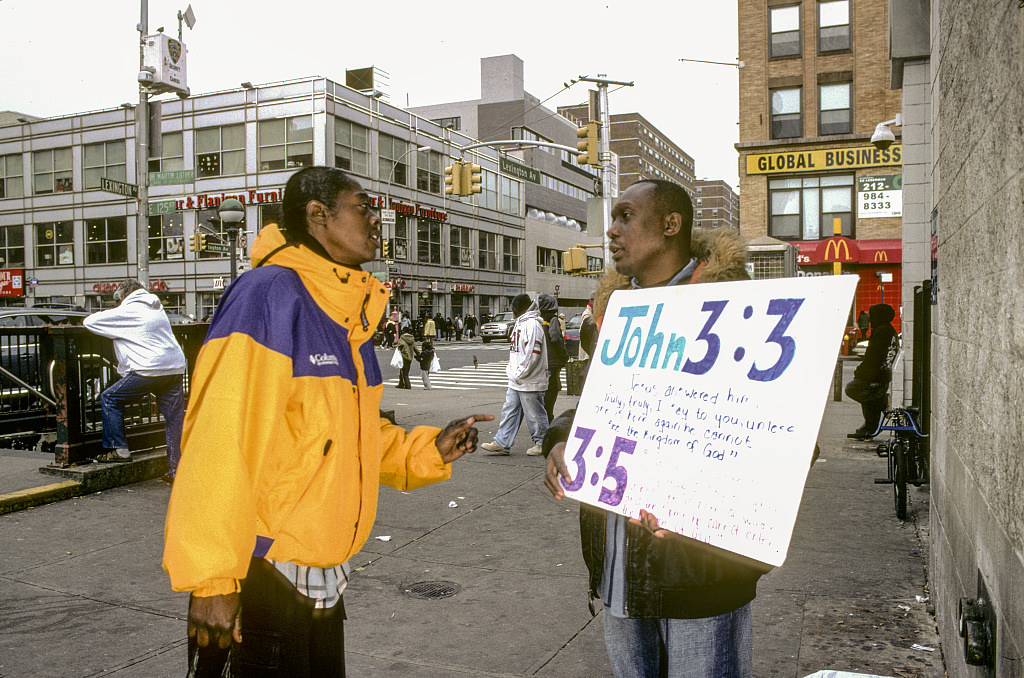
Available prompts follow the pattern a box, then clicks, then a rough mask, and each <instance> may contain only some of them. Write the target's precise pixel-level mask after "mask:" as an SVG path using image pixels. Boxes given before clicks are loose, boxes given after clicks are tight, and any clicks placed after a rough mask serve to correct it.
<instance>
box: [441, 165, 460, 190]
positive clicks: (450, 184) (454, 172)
mask: <svg viewBox="0 0 1024 678" xmlns="http://www.w3.org/2000/svg"><path fill="white" fill-rule="evenodd" d="M444 192H445V195H462V163H461V162H460V161H458V160H455V161H453V162H452V164H451V165H449V166H448V167H445V168H444Z"/></svg>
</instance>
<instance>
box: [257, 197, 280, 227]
mask: <svg viewBox="0 0 1024 678" xmlns="http://www.w3.org/2000/svg"><path fill="white" fill-rule="evenodd" d="M271 224H273V225H275V226H279V225H280V224H281V203H279V202H265V203H263V204H261V205H260V206H259V230H260V231H262V230H263V229H264V228H265V227H267V226H270V225H271ZM258 232H259V231H257V233H258Z"/></svg>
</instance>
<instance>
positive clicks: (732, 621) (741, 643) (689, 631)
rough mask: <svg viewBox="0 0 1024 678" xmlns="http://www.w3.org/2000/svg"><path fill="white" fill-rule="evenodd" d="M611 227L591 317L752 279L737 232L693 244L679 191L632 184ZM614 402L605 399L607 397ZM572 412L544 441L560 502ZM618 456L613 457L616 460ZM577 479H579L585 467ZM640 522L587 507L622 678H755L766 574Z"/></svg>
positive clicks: (649, 521)
mask: <svg viewBox="0 0 1024 678" xmlns="http://www.w3.org/2000/svg"><path fill="white" fill-rule="evenodd" d="M612 219H613V221H612V224H611V227H610V228H609V229H608V237H609V239H610V245H609V249H610V251H611V255H612V259H613V260H614V262H615V269H616V271H617V273H613V274H610V275H608V276H606V277H605V278H604V279H603V280H602V282H601V286H600V287H599V289H598V293H597V296H596V299H595V303H594V317H595V318H596V319H597V320H598V323H599V324H600V323H601V321H602V320H603V316H604V313H605V310H606V308H607V306H608V301H609V296H610V295H611V293H612V292H613V291H615V290H617V289H630V288H632V289H641V288H653V287H666V286H674V285H686V284H690V283H697V282H721V281H729V280H748V279H749V276H747V274H746V270H745V267H744V264H745V262H746V249H745V246H744V243H743V241H742V240H741V239H740V238H739V235H738V234H736V233H735V232H734V231H732V230H730V229H716V230H714V231H700V232H697V233H693V234H692V235H693V241H692V242H691V226H692V222H693V208H692V205H691V203H690V199H689V196H688V195H687V193H686V191H685V190H684V189H683V188H682V187H681V186H679V185H677V184H674V183H672V182H668V181H660V180H647V181H640V182H637V183H635V184H633V185H632V186H630V187H629V188H628V189H627V190H626V191H625V192H623V193H622V195H621V196H620V198H619V200H618V202H617V203H616V204H615V207H614V208H613V210H612ZM666 315H667V314H666ZM613 343H614V342H613ZM597 350H598V351H599V352H600V351H601V349H600V348H598V349H597ZM645 355H646V354H645ZM598 357H599V356H598V355H597V354H595V356H594V360H592V362H595V363H596V362H598V360H597V358H598ZM667 359H668V355H667V354H666V360H667ZM591 376H593V371H592V372H591ZM615 397H616V396H615V395H614V394H609V396H608V399H614V398H615ZM582 405H583V403H582V402H581V404H580V406H581V407H582ZM575 414H576V413H575V412H574V411H568V412H566V413H564V414H562V415H561V416H559V417H558V418H556V419H555V421H554V422H552V424H551V427H550V428H549V430H548V434H547V435H546V436H545V440H544V451H545V453H546V454H547V455H548V463H547V471H546V479H545V483H546V485H547V487H548V489H549V490H550V491H551V493H552V494H553V495H554V496H555V498H556V499H559V500H560V499H561V498H562V497H563V496H564V495H565V491H564V490H563V482H564V483H565V484H566V485H568V484H569V483H571V482H574V480H573V475H572V474H571V473H570V472H569V465H567V463H566V441H567V440H568V438H569V433H570V431H571V430H572V425H573V418H574V416H575ZM576 433H577V436H576V437H577V438H579V437H580V434H579V431H577V432H576ZM616 440H618V438H616ZM575 442H576V441H574V445H575ZM627 442H630V441H627ZM617 451H619V452H621V450H617V449H612V451H611V452H610V454H611V456H612V457H613V458H614V455H615V454H616V452H617ZM630 451H631V450H625V452H627V453H629V452H630ZM600 454H601V452H600V448H599V449H598V455H600ZM569 463H570V464H572V463H573V460H570V462H569ZM576 466H579V463H578V462H577V464H576ZM616 470H618V469H616ZM623 473H624V472H623ZM577 475H578V476H582V475H583V473H582V469H579V472H578V473H577ZM606 476H607V474H606ZM595 477H596V476H595ZM579 480H582V478H579ZM639 515H640V520H637V519H629V518H626V517H624V516H622V515H619V514H617V513H612V512H610V511H604V510H602V509H600V508H595V507H594V506H590V505H588V504H581V505H580V536H581V541H582V547H583V556H584V560H585V561H586V563H587V568H588V570H589V572H590V594H591V597H592V598H593V597H600V598H601V599H602V601H603V602H604V605H605V610H604V611H605V615H604V624H605V643H606V646H607V649H608V656H609V658H610V660H611V664H612V668H613V669H614V671H615V675H616V676H617V677H619V678H624V677H626V676H628V677H647V676H650V677H651V678H654V677H655V676H669V677H670V678H673V677H682V676H686V678H705V677H706V678H731V677H734V676H735V677H749V676H750V675H751V670H752V668H751V667H752V659H751V655H752V637H751V617H750V601H751V600H753V598H754V596H755V594H756V586H757V580H758V578H759V577H760V576H761V574H763V573H764V572H765V571H766V570H767V569H769V568H768V567H767V566H765V565H763V564H761V563H758V562H756V561H753V560H750V559H747V558H744V557H742V556H739V555H736V554H733V553H730V552H728V551H725V550H723V549H719V548H715V547H712V546H709V545H707V544H704V543H702V542H700V541H697V540H694V539H690V538H688V537H683V536H681V535H679V534H675V533H671V532H668V531H666V530H663V529H660V528H659V525H658V520H657V518H656V517H655V516H654V515H653V514H652V513H650V512H647V511H643V510H641V511H640V512H639Z"/></svg>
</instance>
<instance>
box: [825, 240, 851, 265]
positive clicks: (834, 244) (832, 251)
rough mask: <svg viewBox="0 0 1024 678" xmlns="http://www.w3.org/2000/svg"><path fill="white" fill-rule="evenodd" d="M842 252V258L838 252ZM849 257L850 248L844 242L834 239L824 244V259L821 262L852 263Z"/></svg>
mask: <svg viewBox="0 0 1024 678" xmlns="http://www.w3.org/2000/svg"><path fill="white" fill-rule="evenodd" d="M840 250H842V251H843V253H844V256H842V257H840V256H839V252H840ZM852 260H853V259H852V257H850V246H849V245H848V244H846V241H845V240H841V239H839V238H835V239H833V240H829V241H828V242H827V243H825V257H824V259H823V261H852Z"/></svg>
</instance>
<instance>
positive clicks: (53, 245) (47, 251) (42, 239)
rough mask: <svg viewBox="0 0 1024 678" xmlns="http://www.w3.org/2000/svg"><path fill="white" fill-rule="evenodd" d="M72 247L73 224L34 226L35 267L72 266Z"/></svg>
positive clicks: (58, 223) (73, 251) (65, 222)
mask: <svg viewBox="0 0 1024 678" xmlns="http://www.w3.org/2000/svg"><path fill="white" fill-rule="evenodd" d="M74 245H75V234H74V225H73V222H70V221H54V222H51V223H48V224H36V266H74V264H75V247H74Z"/></svg>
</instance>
